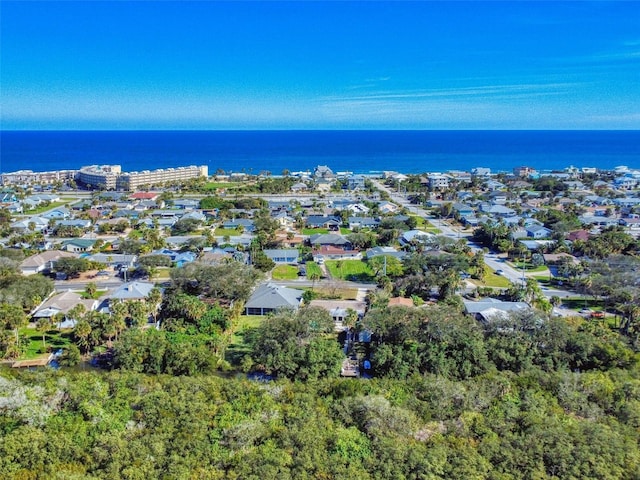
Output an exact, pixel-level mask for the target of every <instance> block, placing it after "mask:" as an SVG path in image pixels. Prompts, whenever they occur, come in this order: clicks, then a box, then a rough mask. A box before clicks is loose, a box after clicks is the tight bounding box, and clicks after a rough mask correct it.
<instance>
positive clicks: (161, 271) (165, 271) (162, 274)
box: [152, 267, 171, 280]
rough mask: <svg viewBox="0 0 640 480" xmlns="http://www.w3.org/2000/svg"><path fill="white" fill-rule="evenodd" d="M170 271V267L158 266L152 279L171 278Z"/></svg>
mask: <svg viewBox="0 0 640 480" xmlns="http://www.w3.org/2000/svg"><path fill="white" fill-rule="evenodd" d="M170 271H171V268H170V267H157V268H156V271H155V273H154V275H153V277H152V280H169V279H170V278H171V275H170V274H169V272H170Z"/></svg>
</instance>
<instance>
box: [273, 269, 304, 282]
mask: <svg viewBox="0 0 640 480" xmlns="http://www.w3.org/2000/svg"><path fill="white" fill-rule="evenodd" d="M271 277H272V278H273V279H274V280H295V279H296V278H298V267H294V266H293V265H278V266H276V267H275V268H274V269H273V271H272V272H271Z"/></svg>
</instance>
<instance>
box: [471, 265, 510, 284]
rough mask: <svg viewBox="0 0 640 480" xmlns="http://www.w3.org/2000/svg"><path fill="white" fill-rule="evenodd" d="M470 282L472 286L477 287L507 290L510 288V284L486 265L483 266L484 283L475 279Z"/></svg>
mask: <svg viewBox="0 0 640 480" xmlns="http://www.w3.org/2000/svg"><path fill="white" fill-rule="evenodd" d="M470 280H471V282H472V283H473V284H474V285H477V286H479V287H498V288H509V287H510V286H511V282H510V281H509V280H507V279H506V278H505V277H503V276H502V275H496V274H495V273H494V272H493V270H491V268H490V267H489V266H488V265H485V267H484V282H481V281H479V280H475V279H470Z"/></svg>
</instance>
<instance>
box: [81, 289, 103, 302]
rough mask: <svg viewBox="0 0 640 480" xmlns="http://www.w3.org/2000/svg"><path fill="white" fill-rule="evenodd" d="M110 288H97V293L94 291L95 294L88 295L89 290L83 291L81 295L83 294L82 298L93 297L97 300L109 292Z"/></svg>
mask: <svg viewBox="0 0 640 480" xmlns="http://www.w3.org/2000/svg"><path fill="white" fill-rule="evenodd" d="M108 291H109V290H96V293H94V294H93V295H91V296H89V295H87V292H82V293H81V294H80V295H82V298H84V299H93V300H97V299H99V298H100V297H101V296H102V295H104V294H105V293H107V292H108Z"/></svg>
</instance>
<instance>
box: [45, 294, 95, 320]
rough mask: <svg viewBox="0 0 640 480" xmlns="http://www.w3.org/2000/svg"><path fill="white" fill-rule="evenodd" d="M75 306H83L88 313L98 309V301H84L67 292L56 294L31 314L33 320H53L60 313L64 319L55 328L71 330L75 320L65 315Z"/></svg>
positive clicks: (80, 297)
mask: <svg viewBox="0 0 640 480" xmlns="http://www.w3.org/2000/svg"><path fill="white" fill-rule="evenodd" d="M76 305H83V306H84V308H85V311H87V312H90V311H92V310H95V309H96V308H98V301H97V300H93V299H84V298H82V295H81V294H80V293H78V292H74V291H71V290H68V291H66V292H61V293H58V294H56V295H54V296H52V297H51V298H49V299H48V300H47V301H45V302H43V303H42V305H40V307H39V308H38V310H37V311H36V312H35V313H34V314H33V319H34V320H38V319H40V318H53V317H55V316H56V315H57V314H59V313H62V314H63V315H64V316H65V319H64V320H63V321H62V322H58V323H57V324H56V328H73V327H75V324H76V319H75V318H70V317H69V316H68V315H67V314H68V313H69V311H70V310H71V309H73V307H75V306H76Z"/></svg>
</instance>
